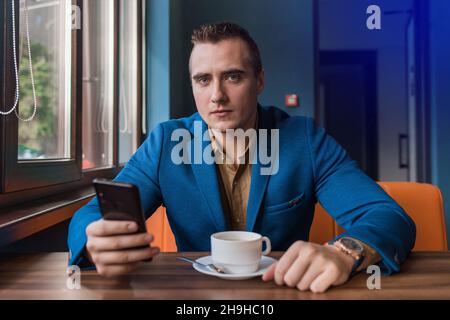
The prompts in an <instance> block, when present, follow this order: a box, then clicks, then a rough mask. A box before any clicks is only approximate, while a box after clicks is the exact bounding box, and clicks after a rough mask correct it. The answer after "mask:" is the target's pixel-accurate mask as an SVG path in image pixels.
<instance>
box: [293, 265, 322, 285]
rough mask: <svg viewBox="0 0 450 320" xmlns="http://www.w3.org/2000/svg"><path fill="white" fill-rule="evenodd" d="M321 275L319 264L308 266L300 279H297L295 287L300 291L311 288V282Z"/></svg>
mask: <svg viewBox="0 0 450 320" xmlns="http://www.w3.org/2000/svg"><path fill="white" fill-rule="evenodd" d="M322 273H323V267H322V266H321V264H320V263H318V262H314V263H312V264H310V266H309V268H308V270H306V271H305V273H304V274H303V276H302V277H301V279H298V281H297V283H296V284H295V285H296V286H297V289H298V290H300V291H306V290H309V289H310V288H311V284H312V282H313V281H314V280H315V279H316V278H317V277H318V276H319V275H320V274H322Z"/></svg>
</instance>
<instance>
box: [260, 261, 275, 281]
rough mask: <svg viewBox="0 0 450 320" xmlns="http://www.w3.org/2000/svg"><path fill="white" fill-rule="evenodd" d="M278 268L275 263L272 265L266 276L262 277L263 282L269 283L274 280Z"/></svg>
mask: <svg viewBox="0 0 450 320" xmlns="http://www.w3.org/2000/svg"><path fill="white" fill-rule="evenodd" d="M276 267H277V263H276V262H274V263H272V264H271V265H270V267H269V268H268V269H267V270H266V272H264V274H263V275H262V280H263V281H269V280H272V279H273V278H274V276H275V268H276Z"/></svg>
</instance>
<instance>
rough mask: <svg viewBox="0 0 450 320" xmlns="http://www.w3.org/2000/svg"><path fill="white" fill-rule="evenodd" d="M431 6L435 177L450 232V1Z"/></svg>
mask: <svg viewBox="0 0 450 320" xmlns="http://www.w3.org/2000/svg"><path fill="white" fill-rule="evenodd" d="M430 6H431V8H430V9H431V10H430V17H431V19H430V20H431V25H430V26H431V29H430V41H431V46H430V50H431V52H430V53H431V54H430V58H431V102H432V104H431V118H432V119H431V122H432V123H431V131H432V132H431V140H432V179H433V184H436V185H437V186H438V187H439V188H440V189H441V191H442V193H443V196H444V201H445V211H446V224H447V235H450V201H449V199H450V126H449V122H450V40H449V39H450V38H449V35H450V20H449V19H448V17H449V16H450V1H448V0H433V1H430ZM448 238H449V239H450V237H448ZM449 246H450V241H449Z"/></svg>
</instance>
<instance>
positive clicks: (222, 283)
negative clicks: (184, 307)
mask: <svg viewBox="0 0 450 320" xmlns="http://www.w3.org/2000/svg"><path fill="white" fill-rule="evenodd" d="M179 255H180V253H162V254H160V255H158V256H157V257H155V258H154V260H153V262H151V263H149V264H147V265H145V266H144V267H143V268H141V269H140V270H138V271H136V272H134V273H133V274H132V275H128V276H122V277H119V278H114V279H108V278H103V277H101V276H99V275H98V274H96V271H83V272H82V273H81V288H80V289H79V290H76V289H75V290H74V289H72V290H71V289H68V288H67V285H66V281H67V275H66V264H67V254H66V253H44V254H28V255H23V254H21V255H16V256H2V257H1V258H0V299H238V300H240V299H244V300H246V299H280V300H284V299H450V252H441V253H436V252H435V253H431V252H421V253H413V254H411V256H410V258H409V259H408V261H407V262H405V263H404V264H403V266H402V272H401V273H399V274H395V275H393V276H390V277H382V278H381V290H369V289H368V288H367V284H366V282H367V279H368V277H369V276H370V275H369V274H365V273H364V274H358V275H357V276H355V277H354V278H352V279H351V280H350V281H348V282H347V283H346V284H344V285H343V286H340V287H335V288H332V289H330V290H328V291H327V292H326V293H323V294H314V293H311V292H300V291H298V290H297V289H293V288H288V287H280V286H277V285H275V283H274V282H272V281H271V282H262V280H261V278H254V279H249V280H242V281H229V280H222V279H218V278H216V277H210V276H207V275H203V274H201V273H198V272H197V271H195V270H194V269H193V268H192V266H191V265H189V264H187V263H185V262H182V261H179V260H177V259H176V257H177V256H179ZM182 255H184V256H187V257H191V258H198V257H200V256H203V255H204V253H183V254H182ZM271 256H273V257H276V258H279V257H280V256H281V252H275V253H273V254H271Z"/></svg>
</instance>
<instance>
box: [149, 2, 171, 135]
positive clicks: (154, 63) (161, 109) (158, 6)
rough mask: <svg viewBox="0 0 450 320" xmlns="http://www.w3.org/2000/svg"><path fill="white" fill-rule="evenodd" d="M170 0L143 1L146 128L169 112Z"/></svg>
mask: <svg viewBox="0 0 450 320" xmlns="http://www.w3.org/2000/svg"><path fill="white" fill-rule="evenodd" d="M169 22H170V7H169V1H161V0H148V1H147V3H146V35H147V36H146V41H147V52H146V58H147V59H146V60H147V65H146V68H147V70H146V73H147V77H146V79H147V80H146V81H147V83H146V102H147V108H146V111H147V128H148V131H149V130H151V129H152V128H153V127H154V126H155V125H156V124H158V123H159V122H161V121H165V120H167V119H168V118H169V115H170V77H169V67H170V59H169V58H170V47H169V31H170V28H169Z"/></svg>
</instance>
